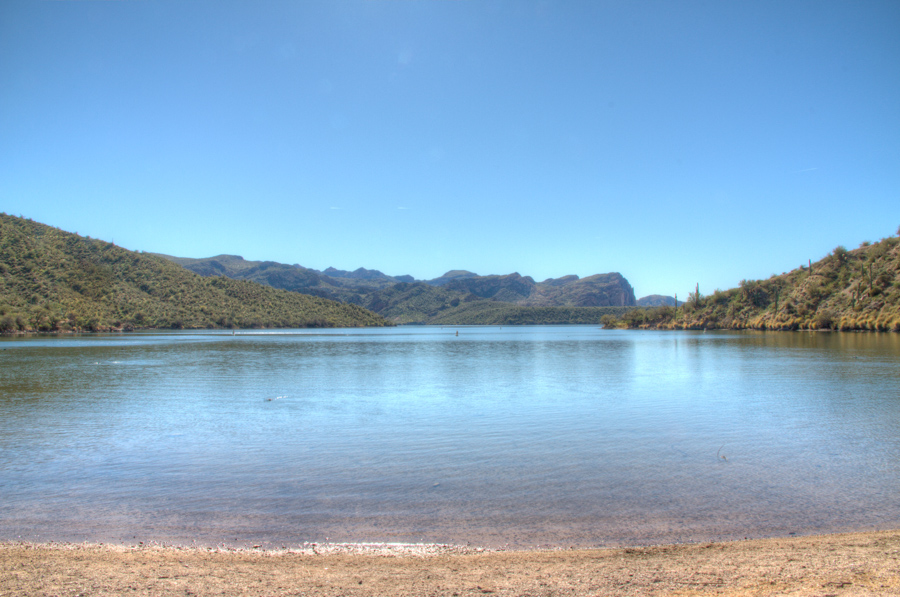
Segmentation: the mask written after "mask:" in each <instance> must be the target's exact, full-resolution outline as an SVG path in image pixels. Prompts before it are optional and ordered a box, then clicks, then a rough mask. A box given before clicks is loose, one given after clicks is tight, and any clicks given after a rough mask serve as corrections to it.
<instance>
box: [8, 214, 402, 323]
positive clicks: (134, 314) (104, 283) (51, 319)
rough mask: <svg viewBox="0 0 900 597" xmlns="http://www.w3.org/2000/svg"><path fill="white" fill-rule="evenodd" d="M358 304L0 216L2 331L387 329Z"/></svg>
mask: <svg viewBox="0 0 900 597" xmlns="http://www.w3.org/2000/svg"><path fill="white" fill-rule="evenodd" d="M385 323H386V322H385V320H384V319H383V318H381V317H379V316H378V315H376V314H374V313H371V312H370V311H367V310H365V309H363V308H361V307H359V306H357V305H343V304H340V303H336V302H334V301H330V300H326V299H322V298H317V297H312V296H308V295H302V294H298V293H295V292H288V291H286V290H277V289H275V288H271V287H269V286H263V285H260V284H256V283H253V282H248V281H243V280H233V279H230V278H226V277H218V276H216V277H202V276H199V275H197V274H194V273H192V272H190V271H188V270H186V269H184V268H183V267H180V266H179V265H176V264H175V263H172V262H171V261H168V260H165V259H162V258H159V257H156V256H154V255H150V254H143V253H136V252H134V251H128V250H126V249H123V248H121V247H117V246H115V245H113V244H110V243H107V242H104V241H100V240H95V239H91V238H85V237H81V236H79V235H77V234H72V233H69V232H64V231H62V230H59V229H57V228H52V227H50V226H46V225H44V224H39V223H37V222H32V221H31V220H26V219H22V218H16V217H13V216H9V215H6V214H0V331H6V332H9V331H27V330H34V331H64V330H109V329H132V328H212V327H311V326H316V327H319V326H327V327H344V326H365V325H376V326H377V325H384V324H385Z"/></svg>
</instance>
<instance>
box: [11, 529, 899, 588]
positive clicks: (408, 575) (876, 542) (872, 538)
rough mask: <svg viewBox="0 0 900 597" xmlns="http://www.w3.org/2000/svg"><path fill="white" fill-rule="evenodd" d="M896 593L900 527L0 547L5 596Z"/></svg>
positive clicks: (30, 544)
mask: <svg viewBox="0 0 900 597" xmlns="http://www.w3.org/2000/svg"><path fill="white" fill-rule="evenodd" d="M133 591H138V592H139V593H138V594H140V593H141V592H142V593H149V594H174V593H179V594H191V595H198V596H203V595H221V594H223V593H225V594H242V595H272V594H297V593H299V594H315V595H348V594H349V595H422V594H438V595H451V594H454V595H460V596H461V595H484V594H494V595H522V594H540V595H544V594H556V593H563V592H564V593H566V594H569V595H596V594H604V595H647V594H673V593H678V594H691V595H696V594H713V593H715V594H723V593H724V594H728V595H760V594H788V593H790V594H799V595H822V594H829V595H841V594H853V595H859V594H866V595H882V594H884V595H889V594H890V595H895V594H897V592H898V591H900V530H894V531H871V532H860V533H844V534H835V535H817V536H808V537H790V538H773V539H750V540H743V541H732V542H721V543H718V542H715V543H693V544H678V545H662V546H655V547H634V548H604V549H571V550H566V549H557V550H532V551H492V550H484V549H480V548H472V547H459V546H440V545H407V546H402V545H391V544H359V545H354V544H340V545H327V544H325V545H318V546H317V545H313V544H308V545H307V546H306V547H304V548H303V549H297V550H277V551H266V550H259V549H252V548H250V549H214V548H185V547H160V546H156V545H152V546H142V547H124V546H118V545H117V546H113V545H99V544H60V543H53V544H47V543H43V544H42V543H12V542H6V543H0V594H10V593H11V594H63V593H64V594H100V595H103V594H131V593H132V592H133Z"/></svg>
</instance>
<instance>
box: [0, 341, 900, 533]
mask: <svg viewBox="0 0 900 597" xmlns="http://www.w3.org/2000/svg"><path fill="white" fill-rule="evenodd" d="M457 330H458V331H459V335H458V336H457V335H456V332H457ZM883 528H900V335H897V334H893V335H891V334H837V333H835V334H828V333H771V332H769V333H756V332H733V333H732V332H716V333H713V332H707V333H702V332H636V331H611V330H602V329H598V328H596V327H592V326H572V327H504V328H496V327H460V328H439V327H400V328H392V329H363V330H324V331H321V330H302V331H280V332H271V331H269V332H250V331H244V332H238V333H237V335H235V336H232V335H231V333H230V332H227V333H224V332H196V333H190V332H183V333H147V334H144V333H140V334H129V335H109V336H104V335H93V336H73V337H61V338H55V337H54V338H4V339H0V540H13V539H18V538H21V539H28V540H39V541H49V540H67V541H73V540H77V541H81V540H89V541H104V542H122V543H133V542H135V541H137V540H140V541H145V542H146V541H151V540H157V541H169V542H174V543H181V544H190V543H191V542H192V541H194V540H196V541H197V542H198V543H200V544H216V543H222V542H224V543H227V544H246V543H253V544H263V545H268V546H280V545H297V544H299V543H302V542H305V541H326V540H327V541H336V542H338V541H340V542H342V541H362V542H369V541H397V542H423V541H424V542H451V543H472V544H479V545H486V546H502V545H506V544H509V545H511V546H515V547H531V546H568V545H579V546H592V545H621V544H647V543H662V542H678V541H704V540H710V539H733V538H742V537H760V536H772V535H788V534H794V533H796V534H809V533H820V532H833V531H847V530H869V529H883Z"/></svg>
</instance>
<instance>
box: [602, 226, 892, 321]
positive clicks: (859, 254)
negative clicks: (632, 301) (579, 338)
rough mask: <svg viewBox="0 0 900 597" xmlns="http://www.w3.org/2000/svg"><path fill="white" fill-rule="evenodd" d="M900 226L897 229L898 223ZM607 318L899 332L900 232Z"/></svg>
mask: <svg viewBox="0 0 900 597" xmlns="http://www.w3.org/2000/svg"><path fill="white" fill-rule="evenodd" d="M898 232H900V231H898ZM605 323H606V324H607V325H610V326H622V327H656V328H668V329H703V328H708V329H714V328H724V329H745V328H749V329H763V330H803V329H811V330H816V329H831V330H873V331H895V332H900V238H897V237H890V238H886V239H883V240H881V241H880V242H877V243H874V244H870V243H863V245H862V246H860V247H859V248H858V249H854V250H852V251H848V250H847V249H845V248H844V247H837V248H836V249H835V250H834V251H832V253H831V254H830V255H828V256H827V257H825V258H824V259H821V260H820V261H817V262H816V263H813V264H811V267H806V266H801V267H799V268H797V269H795V270H793V271H791V272H788V273H785V274H782V275H780V276H772V277H771V278H769V279H768V280H744V281H742V282H741V284H740V286H739V287H738V288H733V289H731V290H727V291H724V292H721V291H716V292H715V293H713V294H711V295H709V296H702V295H701V296H697V295H693V296H691V297H689V300H688V301H687V302H686V303H685V304H684V305H682V306H681V307H679V308H678V310H677V312H676V310H675V309H674V308H673V307H657V308H655V309H636V310H633V311H629V312H627V313H625V314H624V315H623V316H622V317H621V318H620V319H615V318H607V319H606V320H605Z"/></svg>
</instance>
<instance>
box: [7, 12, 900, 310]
mask: <svg viewBox="0 0 900 597" xmlns="http://www.w3.org/2000/svg"><path fill="white" fill-rule="evenodd" d="M0 211H5V212H7V213H10V214H13V215H24V216H25V217H30V218H32V219H34V220H37V221H40V222H44V223H47V224H51V225H53V226H57V227H60V228H63V229H65V230H69V231H73V232H78V233H80V234H82V235H90V236H93V237H98V238H102V239H105V240H114V241H115V242H116V243H117V244H119V245H121V246H123V247H126V248H129V249H135V250H144V251H154V252H162V253H168V254H173V255H178V256H184V257H208V256H212V255H216V254H219V253H232V254H239V255H243V256H244V257H245V258H247V259H254V260H259V259H269V260H274V261H281V262H286V263H299V264H301V265H304V266H307V267H313V268H317V269H324V268H326V267H328V266H335V267H338V268H341V269H355V268H357V267H360V266H364V267H367V268H375V269H380V270H382V271H384V272H385V273H388V274H393V275H399V274H411V275H413V276H415V277H416V278H420V279H423V278H433V277H436V276H439V275H440V274H442V273H444V272H445V271H446V270H449V269H468V270H471V271H474V272H477V273H479V274H492V273H493V274H505V273H510V272H513V271H518V272H519V273H521V274H523V275H531V276H533V277H534V278H535V279H536V280H542V279H544V278H548V277H558V276H562V275H566V274H578V275H580V276H586V275H590V274H594V273H603V272H609V271H618V272H621V273H622V274H623V275H624V276H625V277H626V278H628V279H629V281H631V283H632V285H633V286H634V287H635V293H636V295H637V296H639V297H640V296H643V295H646V294H652V293H660V294H669V295H671V294H672V293H673V292H678V294H679V296H685V295H686V294H687V292H688V291H690V290H693V288H694V284H695V283H698V282H699V284H700V290H701V292H704V293H707V292H711V291H712V290H713V289H715V288H717V287H718V288H722V289H725V288H730V287H733V286H735V285H737V284H738V282H739V281H740V280H741V279H742V278H764V277H768V276H769V275H771V274H773V273H781V272H782V271H786V270H789V269H791V268H794V267H797V266H798V265H800V264H801V263H805V262H806V260H807V259H809V258H812V259H813V260H815V259H818V258H821V257H823V256H824V255H825V254H827V253H828V252H829V251H830V250H831V249H833V248H834V247H835V246H837V245H840V244H843V245H846V246H847V247H849V248H853V247H856V246H857V245H858V244H859V243H860V242H862V241H865V240H870V241H874V240H878V239H879V238H882V237H885V236H890V235H893V234H895V233H896V231H897V228H898V226H900V2H897V1H896V0H888V1H884V2H878V1H866V0H863V1H846V2H833V1H827V0H814V1H809V2H797V1H783V0H779V1H775V2H765V1H755V0H754V1H746V2H718V1H711V2H690V1H685V2H664V1H641V0H637V1H630V2H623V1H608V2H604V1H596V0H591V1H583V2H574V1H573V2H567V1H558V2H531V1H527V0H514V1H513V0H510V1H507V2H498V1H485V2H479V1H475V0H471V1H440V0H437V1H418V2H415V1H380V0H369V1H312V0H310V1H303V2H278V1H267V2H249V1H248V2H219V1H216V2H201V1H191V2H151V1H144V2H77V1H73V2H20V1H16V0H4V1H3V2H2V3H0Z"/></svg>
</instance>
